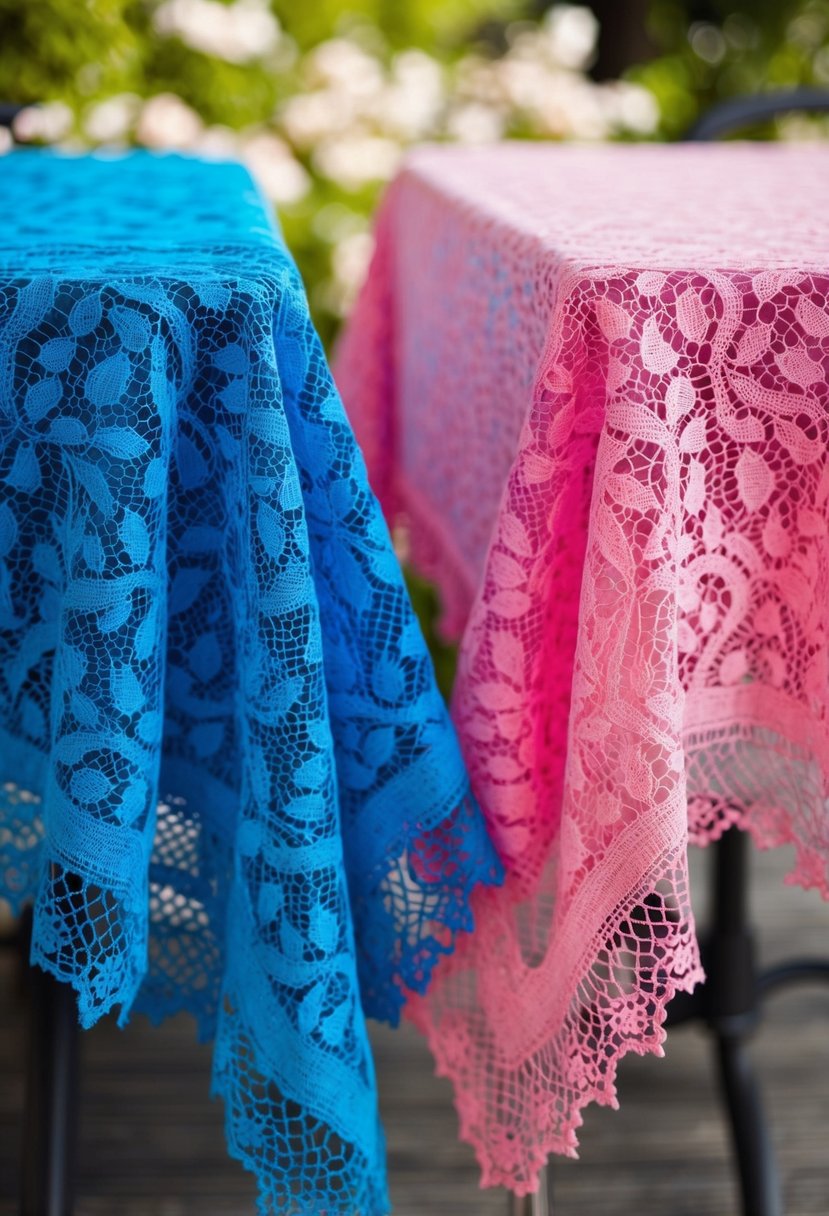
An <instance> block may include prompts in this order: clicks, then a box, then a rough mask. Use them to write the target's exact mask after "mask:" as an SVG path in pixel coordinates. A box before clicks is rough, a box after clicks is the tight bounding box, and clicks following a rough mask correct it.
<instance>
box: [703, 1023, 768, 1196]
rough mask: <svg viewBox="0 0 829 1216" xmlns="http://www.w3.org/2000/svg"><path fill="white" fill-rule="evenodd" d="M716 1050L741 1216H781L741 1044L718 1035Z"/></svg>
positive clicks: (758, 1100) (764, 1127)
mask: <svg viewBox="0 0 829 1216" xmlns="http://www.w3.org/2000/svg"><path fill="white" fill-rule="evenodd" d="M716 1049H717V1063H718V1066H719V1075H720V1085H721V1086H722V1091H723V1097H724V1098H725V1103H726V1109H727V1112H728V1119H729V1123H730V1125H731V1138H732V1142H733V1145H734V1156H735V1158H736V1161H737V1170H738V1173H739V1176H740V1190H741V1193H742V1211H743V1216H783V1200H782V1196H781V1191H780V1179H779V1177H778V1173H777V1162H776V1159H775V1155H774V1149H773V1147H772V1143H771V1137H770V1135H769V1130H768V1124H767V1122H766V1118H765V1113H764V1111H763V1099H762V1095H761V1093H760V1087H759V1085H758V1083H757V1076H756V1074H755V1072H754V1068H753V1066H752V1063H751V1060H750V1058H749V1054H748V1051H747V1050H746V1045H745V1042H744V1040H743V1039H742V1037H741V1036H729V1035H718V1036H717V1038H716Z"/></svg>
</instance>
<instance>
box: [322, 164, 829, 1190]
mask: <svg viewBox="0 0 829 1216" xmlns="http://www.w3.org/2000/svg"><path fill="white" fill-rule="evenodd" d="M827 198H829V150H827V149H826V147H819V146H813V147H808V146H806V147H800V148H792V147H782V146H759V145H754V146H753V147H750V146H736V145H733V144H732V145H728V146H723V147H706V148H700V147H688V146H686V147H682V146H676V147H664V146H663V147H658V146H645V147H637V148H633V147H620V146H616V147H604V148H601V147H598V148H577V147H560V146H559V147H555V146H546V147H545V146H540V145H527V144H523V145H521V144H513V145H505V146H498V147H485V148H477V149H462V150H461V149H449V148H443V149H441V148H432V149H423V150H421V151H420V152H418V153H417V154H415V155H414V156H413V157H412V159H411V160H410V161H409V163H408V166H407V167H406V168H405V169H404V171H403V172H402V174H401V176H400V177H399V179H398V180H397V181H396V182H395V183H394V184H393V185H392V187H391V189H390V191H389V193H388V196H387V198H386V201H385V205H384V206H383V208H382V210H381V213H380V216H379V221H378V226H377V238H378V244H377V252H376V256H375V259H374V263H373V266H372V269H371V273H370V276H369V280H368V283H367V285H366V287H365V289H364V291H363V294H362V296H361V298H360V300H359V302H358V304H357V307H356V311H355V314H354V316H353V318H352V321H351V325H350V329H349V330H348V332H347V333H346V335H345V338H344V340H343V344H342V347H341V351H340V355H339V360H338V364H337V379H338V382H339V384H340V387H341V389H342V391H343V394H344V397H345V402H346V406H347V408H348V409H349V411H350V414H351V418H352V420H353V422H354V426H355V429H356V432H357V437H358V439H359V440H360V442H361V444H362V446H363V449H364V452H365V454H366V457H367V461H368V465H369V472H370V475H371V477H372V481H373V484H374V486H375V489H376V490H377V491H378V493H379V495H380V497H381V499H382V501H383V504H384V507H385V509H386V511H387V513H388V514H389V515H391V516H394V517H396V518H402V517H405V518H406V519H407V520H408V529H409V535H410V544H411V548H412V554H413V558H414V561H415V564H416V565H417V566H419V567H420V569H421V570H422V571H424V572H425V573H426V574H428V575H430V576H431V577H433V578H434V579H435V580H436V581H437V583H438V584H439V587H440V590H441V592H442V595H443V600H444V604H445V609H446V611H445V621H444V623H445V626H446V628H447V630H448V631H449V632H450V633H460V632H461V630H463V641H462V645H461V657H460V669H459V677H458V683H457V687H456V693H455V700H454V713H455V717H456V722H457V724H458V727H459V730H460V732H461V736H462V745H463V747H464V749H465V754H466V759H467V762H468V765H469V767H470V771H471V773H472V778H473V788H474V789H475V792H476V794H477V795H478V797H479V799H480V800H481V801H482V803H483V804H484V806H485V810H486V812H487V815H488V822H489V828H490V832H491V834H492V837H493V839H494V840H495V841H496V843H497V846H498V849H499V851H500V854H501V857H502V858H503V860H504V862H505V863H506V867H507V870H508V880H507V883H506V885H505V887H504V888H503V889H502V890H501V891H498V892H482V893H481V895H480V897H479V898H478V899H477V904H476V931H475V933H474V934H473V935H472V936H470V937H469V938H467V939H465V940H464V941H463V942H462V943H461V944H460V946H459V948H458V949H457V951H456V952H455V953H454V955H453V956H452V958H451V959H448V960H446V962H445V963H442V964H441V965H440V967H439V968H438V970H437V973H436V976H435V979H434V983H433V986H432V988H431V989H430V993H429V995H428V996H427V998H426V999H425V1000H418V1001H416V1002H415V1003H414V1005H413V1011H414V1014H415V1017H416V1020H417V1021H418V1022H419V1023H420V1025H421V1026H422V1027H423V1028H424V1029H425V1030H426V1032H427V1033H428V1035H429V1038H430V1042H431V1046H432V1050H433V1052H434V1054H435V1056H436V1058H437V1061H438V1067H439V1070H440V1071H441V1072H443V1073H445V1074H447V1075H448V1076H450V1077H451V1078H452V1079H453V1081H454V1084H455V1089H456V1095H457V1103H458V1108H459V1111H460V1115H461V1123H462V1133H463V1135H464V1136H465V1137H466V1138H467V1139H469V1140H470V1141H471V1142H472V1143H473V1144H474V1145H475V1147H476V1150H477V1152H478V1155H479V1159H480V1162H481V1166H482V1169H483V1180H484V1182H485V1183H503V1184H505V1185H506V1186H509V1187H511V1188H513V1189H514V1190H516V1191H518V1192H525V1191H527V1190H529V1189H532V1187H533V1186H534V1184H535V1181H536V1177H537V1172H538V1169H539V1167H540V1165H541V1164H542V1162H543V1161H544V1159H545V1156H546V1154H547V1153H548V1152H549V1151H550V1150H557V1151H561V1152H565V1153H570V1154H572V1153H573V1152H574V1149H575V1146H576V1134H575V1133H576V1129H577V1127H578V1126H579V1123H580V1121H581V1116H580V1111H581V1109H582V1108H583V1107H584V1105H585V1104H586V1103H587V1102H589V1101H591V1100H595V1101H597V1102H600V1103H605V1104H614V1105H615V1103H616V1096H615V1089H614V1078H615V1073H616V1065H617V1062H618V1060H619V1057H620V1056H621V1055H623V1054H624V1053H625V1052H626V1051H637V1052H645V1051H656V1052H660V1051H661V1045H662V1043H663V1039H664V1032H663V1029H662V1021H663V1015H664V1011H665V1005H666V1003H667V1002H668V1000H669V999H670V997H671V996H672V995H673V994H674V992H675V991H676V990H677V989H688V988H690V987H691V986H692V985H693V984H694V983H696V982H697V981H698V980H699V978H700V967H699V961H698V956H697V947H696V941H695V934H694V928H693V922H692V914H691V908H690V905H689V898H688V884H687V872H686V848H687V843H688V839H689V835H690V839H691V840H693V841H695V842H697V843H705V842H707V841H710V840H712V839H714V838H716V837H717V836H718V835H719V834H720V833H721V832H722V831H723V830H724V828H725V827H726V826H727V825H730V824H735V823H736V824H739V825H741V826H743V827H746V828H748V829H749V830H750V831H751V832H752V834H753V836H754V838H755V840H756V841H757V843H758V844H759V845H760V846H762V847H769V846H772V845H778V844H783V843H786V842H791V843H792V844H793V845H794V846H795V851H796V864H795V869H794V872H793V874H792V881H795V882H799V883H801V884H803V885H804V886H807V887H809V886H813V887H817V888H819V889H820V891H821V892H822V893H823V895H824V897H827V896H829V874H828V873H827V862H829V815H828V814H827V802H826V796H827V782H828V781H829V732H828V731H827V708H828V703H829V695H828V694H829V683H827V657H828V655H829V652H827V626H828V625H829V529H828V528H827V518H828V517H829V505H827V504H829V458H827V429H828V428H829V417H828V416H827V408H828V407H829V220H828V219H827V207H826V200H827Z"/></svg>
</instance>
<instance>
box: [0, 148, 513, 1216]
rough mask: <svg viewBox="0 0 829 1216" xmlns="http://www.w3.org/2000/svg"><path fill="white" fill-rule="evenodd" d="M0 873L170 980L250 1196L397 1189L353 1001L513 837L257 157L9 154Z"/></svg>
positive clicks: (63, 923) (319, 1201)
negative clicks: (472, 757) (417, 600)
mask: <svg viewBox="0 0 829 1216" xmlns="http://www.w3.org/2000/svg"><path fill="white" fill-rule="evenodd" d="M0 200H2V204H3V215H4V219H3V236H2V240H0V786H1V787H2V790H0V896H5V897H6V898H7V899H9V900H11V902H12V904H13V905H14V906H17V907H19V906H20V905H21V904H22V903H23V902H24V901H26V900H29V899H32V898H34V901H35V910H34V931H33V943H32V957H33V961H34V962H36V963H38V964H39V965H40V966H42V967H44V968H47V969H48V970H50V971H52V972H53V973H54V974H55V975H56V976H58V977H59V978H61V979H64V980H67V981H68V982H70V983H72V984H73V985H74V986H75V987H76V988H77V991H78V1002H79V1009H80V1015H81V1020H82V1022H83V1023H84V1024H85V1025H88V1024H90V1023H91V1022H93V1021H95V1020H96V1019H97V1018H98V1017H99V1016H100V1015H101V1014H103V1013H104V1012H106V1011H107V1010H109V1009H110V1008H111V1007H112V1006H113V1005H115V1004H120V1005H121V1018H122V1020H123V1019H124V1018H125V1017H126V1016H127V1014H128V1013H129V1011H130V1009H137V1010H143V1011H145V1012H147V1013H149V1014H150V1016H151V1017H153V1018H155V1019H158V1018H161V1017H163V1016H165V1015H167V1014H170V1013H174V1012H176V1011H178V1010H180V1009H186V1010H189V1011H190V1012H192V1013H193V1014H194V1015H195V1016H196V1018H197V1019H198V1024H199V1030H200V1033H201V1035H202V1036H204V1037H207V1036H211V1035H212V1034H213V1033H214V1032H215V1033H216V1051H215V1057H214V1058H215V1067H214V1088H215V1089H216V1091H217V1092H219V1093H220V1094H221V1095H222V1096H223V1097H224V1099H225V1102H226V1105H227V1128H228V1137H229V1142H230V1147H231V1149H232V1151H233V1152H234V1154H235V1155H237V1156H239V1157H240V1158H241V1159H242V1160H243V1161H244V1162H245V1163H246V1164H247V1165H248V1166H249V1167H250V1168H252V1169H253V1170H254V1171H255V1172H256V1174H257V1177H258V1181H259V1193H260V1209H261V1211H262V1212H266V1213H275V1212H291V1213H308V1214H309V1216H311V1214H313V1216H318V1214H319V1213H321V1212H323V1211H324V1212H326V1213H336V1212H342V1213H343V1214H346V1213H347V1214H348V1216H354V1213H355V1212H360V1213H361V1214H362V1216H371V1214H374V1213H378V1214H379V1213H382V1212H385V1211H387V1208H388V1203H387V1199H386V1193H385V1163H384V1153H383V1137H382V1132H381V1129H380V1126H379V1122H378V1118H377V1107H376V1093H375V1083H374V1072H373V1065H372V1060H371V1054H370V1050H369V1046H368V1041H367V1038H366V1033H365V1025H364V1011H365V1013H368V1014H371V1015H374V1016H378V1017H382V1018H385V1019H387V1020H391V1021H396V1019H397V1016H398V1012H399V1008H400V1005H401V1003H402V1001H403V998H404V991H405V990H406V989H415V990H422V989H423V988H424V987H425V985H426V983H427V981H428V978H429V974H430V972H431V969H432V967H433V966H434V963H435V961H436V959H437V958H438V957H439V956H441V955H442V954H445V953H446V952H447V951H448V950H450V949H451V946H452V938H453V934H454V933H455V932H456V931H457V930H458V929H464V928H466V929H468V928H469V927H470V923H471V922H470V914H469V905H468V896H469V892H470V890H471V888H472V886H473V885H474V884H475V883H476V882H477V881H479V880H481V879H485V880H490V881H491V880H493V879H497V877H498V871H499V866H498V863H497V860H496V859H495V856H494V853H493V851H492V848H491V845H490V844H489V841H488V839H487V836H486V833H485V831H484V828H483V824H482V820H481V818H480V816H479V814H478V811H477V808H476V806H475V803H474V800H473V798H472V797H471V794H470V790H469V785H468V779H467V777H466V774H465V770H464V766H463V763H462V760H461V757H460V752H459V749H458V746H457V742H456V739H455V736H454V731H453V729H452V727H451V725H450V724H449V721H448V716H447V713H446V710H445V708H444V705H443V702H442V700H441V698H440V696H439V694H438V692H437V690H436V687H435V684H434V678H433V672H432V667H431V663H430V660H429V657H428V654H427V652H426V649H425V646H424V643H423V640H422V637H421V634H420V631H419V628H418V626H417V624H416V622H415V619H414V617H413V614H412V612H411V608H410V605H409V602H408V598H407V595H406V592H405V589H404V586H403V583H402V578H401V575H400V572H399V568H398V565H397V562H396V559H395V557H394V554H393V551H392V548H391V544H390V541H389V536H388V532H387V529H386V526H385V524H384V522H383V519H382V516H381V514H380V511H379V508H378V506H377V503H376V501H375V499H374V497H373V496H372V494H371V492H370V490H369V489H368V484H367V480H366V476H365V468H364V465H363V463H362V459H361V458H360V455H359V452H358V450H357V448H356V445H355V443H354V439H353V436H352V432H351V429H350V427H349V425H348V422H347V421H346V419H345V416H344V414H343V411H342V406H341V403H340V400H339V398H338V396H337V393H336V390H335V389H334V387H333V384H332V382H331V379H330V376H329V373H328V370H327V367H326V363H325V358H324V356H323V353H322V350H321V348H320V345H319V342H318V340H317V337H316V335H315V333H314V330H313V327H312V324H311V320H310V317H309V314H308V308H307V303H306V299H305V294H304V291H303V288H302V284H301V282H300V280H299V277H298V274H297V272H296V269H295V267H294V265H293V263H292V262H291V259H290V257H289V255H288V254H287V252H286V250H285V247H284V245H283V243H282V240H281V237H280V236H279V234H278V232H277V231H276V230H275V229H274V227H273V226H272V223H271V221H270V218H269V215H268V212H267V210H266V206H265V204H264V203H263V201H262V200H261V198H260V197H259V195H258V194H257V192H256V190H255V189H254V187H253V184H252V182H251V180H250V178H249V176H248V175H247V173H246V172H245V171H244V170H243V169H242V168H240V167H239V166H235V165H231V164H203V163H200V162H199V161H197V160H190V159H187V158H182V157H176V156H152V155H149V154H140V153H139V154H133V155H124V156H119V155H114V156H110V157H104V156H100V157H73V156H61V155H52V154H47V153H34V152H25V153H24V152H20V153H13V154H12V155H10V156H8V157H5V158H2V159H0Z"/></svg>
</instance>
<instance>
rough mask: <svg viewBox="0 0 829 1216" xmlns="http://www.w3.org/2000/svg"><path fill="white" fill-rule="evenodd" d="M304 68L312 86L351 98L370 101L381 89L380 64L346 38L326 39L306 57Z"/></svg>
mask: <svg viewBox="0 0 829 1216" xmlns="http://www.w3.org/2000/svg"><path fill="white" fill-rule="evenodd" d="M306 67H307V70H308V73H309V79H310V81H311V83H312V84H314V83H319V84H325V85H330V86H334V88H335V89H337V91H338V92H340V93H345V94H348V95H350V96H351V97H370V96H372V94H376V93H377V92H378V90H379V89H381V88H382V86H383V69H382V66H381V64H380V62H379V61H378V60H377V59H375V58H374V56H373V55H369V53H368V52H367V51H364V50H363V48H362V47H361V46H358V45H357V43H356V42H352V41H351V39H350V38H330V39H328V41H326V42H321V43H320V44H319V45H318V46H316V47H314V49H313V50H312V51H311V52H310V54H309V55H308V58H307V61H306Z"/></svg>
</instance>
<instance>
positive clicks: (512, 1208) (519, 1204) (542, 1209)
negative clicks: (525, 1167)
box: [509, 1165, 553, 1216]
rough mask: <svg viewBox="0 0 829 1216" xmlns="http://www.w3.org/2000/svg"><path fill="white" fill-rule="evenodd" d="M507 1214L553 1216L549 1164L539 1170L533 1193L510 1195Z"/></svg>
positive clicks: (551, 1174) (516, 1215)
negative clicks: (539, 1174)
mask: <svg viewBox="0 0 829 1216" xmlns="http://www.w3.org/2000/svg"><path fill="white" fill-rule="evenodd" d="M509 1216H553V1172H552V1169H551V1168H550V1166H549V1165H545V1166H544V1169H543V1170H542V1171H541V1176H540V1179H539V1184H538V1190H537V1191H536V1192H535V1194H534V1195H510V1197H509Z"/></svg>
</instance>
